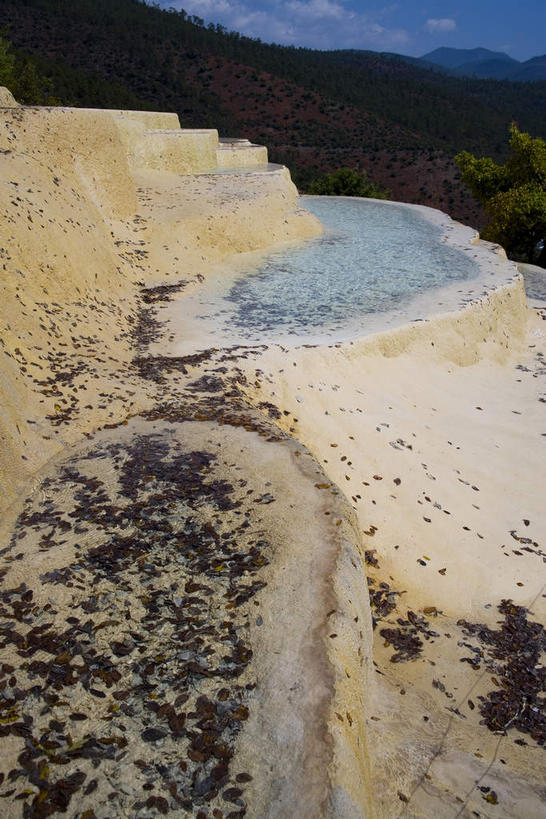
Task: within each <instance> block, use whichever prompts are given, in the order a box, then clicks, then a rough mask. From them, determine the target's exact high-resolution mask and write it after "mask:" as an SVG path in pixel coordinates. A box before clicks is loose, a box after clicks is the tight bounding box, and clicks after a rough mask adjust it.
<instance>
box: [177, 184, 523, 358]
mask: <svg viewBox="0 0 546 819" xmlns="http://www.w3.org/2000/svg"><path fill="white" fill-rule="evenodd" d="M302 205H303V206H304V207H305V208H307V209H309V210H311V211H312V212H313V213H314V214H315V215H316V216H317V217H318V218H319V219H320V220H321V222H322V224H323V225H324V228H325V230H324V233H323V234H321V235H320V236H318V237H316V238H315V239H312V240H308V241H306V242H303V243H300V244H295V245H293V246H289V247H284V248H281V249H278V250H276V251H273V252H269V253H267V255H266V254H263V255H262V256H261V257H260V258H259V260H258V262H256V259H252V260H251V261H248V260H243V261H241V262H238V263H237V264H238V265H239V266H238V267H236V268H234V269H232V270H231V271H230V272H229V273H225V271H222V273H221V275H219V276H216V277H213V280H211V281H210V282H206V283H205V284H204V286H203V287H202V288H201V289H200V290H199V291H198V293H197V294H195V295H194V296H191V297H190V300H191V301H192V302H193V303H192V305H191V310H190V311H189V312H190V313H193V316H194V318H195V320H197V321H199V322H201V325H200V331H201V333H200V335H201V337H203V336H202V332H203V331H206V330H207V327H206V325H208V331H209V333H210V338H211V339H212V338H214V341H212V344H216V345H219V344H225V343H229V342H231V343H237V342H239V343H249V342H250V343H256V342H259V341H279V342H283V343H284V342H288V343H290V340H291V339H292V340H293V341H296V340H299V339H301V340H304V341H311V340H312V341H322V340H326V339H336V340H337V339H343V338H349V337H353V336H354V335H358V334H366V333H369V332H375V331H377V330H380V329H387V328H389V327H392V326H396V325H397V324H402V323H405V322H407V321H415V320H419V319H421V318H423V317H427V316H428V315H431V314H433V313H438V312H443V311H446V310H451V309H457V308H458V307H460V306H462V305H464V303H466V302H468V301H471V300H472V299H473V298H476V297H477V296H479V295H480V294H482V293H483V292H486V291H487V289H488V287H489V286H490V284H489V282H491V284H493V281H497V280H498V277H499V261H500V260H499V257H498V256H497V255H496V254H494V253H492V252H491V249H490V248H487V249H484V248H483V247H481V246H477V245H476V244H473V243H472V240H473V238H474V236H475V231H473V229H472V228H468V227H464V226H463V225H460V224H458V223H456V222H453V221H452V220H450V219H449V217H448V216H445V215H444V214H442V213H440V212H439V211H434V210H431V209H429V208H420V207H415V206H408V205H402V204H396V203H392V202H382V201H377V200H370V199H352V198H347V197H303V198H302ZM504 265H506V262H504ZM507 269H508V270H509V272H510V269H509V268H506V267H504V273H505V274H506V270H507ZM513 272H515V268H514V271H513ZM493 276H494V277H495V280H492V279H490V277H493ZM505 278H506V276H505ZM497 283H498V281H497ZM446 294H447V296H446V297H445V298H444V296H445V295H446ZM186 306H188V302H187V301H186ZM186 315H187V313H186ZM190 332H193V331H192V330H190Z"/></svg>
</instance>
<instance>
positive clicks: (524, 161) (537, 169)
mask: <svg viewBox="0 0 546 819" xmlns="http://www.w3.org/2000/svg"><path fill="white" fill-rule="evenodd" d="M510 149H511V154H510V156H509V158H508V160H507V161H506V163H505V164H504V165H496V164H495V163H494V162H493V161H492V160H491V159H487V158H484V159H476V157H474V156H472V155H471V154H469V153H467V152H466V151H463V152H462V153H460V154H458V155H457V157H456V158H455V159H456V162H457V164H458V165H459V168H460V170H461V174H462V179H463V182H464V183H465V184H466V185H468V187H469V188H470V190H471V191H472V193H473V194H474V196H475V197H476V198H477V199H479V200H480V202H481V203H482V204H483V205H484V207H485V210H486V212H487V214H488V216H489V218H490V221H489V222H488V224H487V225H486V227H485V229H484V230H483V231H482V236H483V238H484V239H489V240H490V241H492V242H498V243H499V244H501V245H502V246H503V247H504V249H505V250H506V252H507V254H508V255H509V256H510V257H511V258H513V259H517V260H519V261H529V262H534V261H538V263H539V264H542V265H543V266H545V267H546V252H545V251H546V249H545V248H544V247H543V249H542V252H541V254H540V257H539V259H538V260H537V259H536V248H537V245H538V243H539V242H540V241H542V242H545V240H546V142H545V141H544V140H543V139H537V138H535V139H534V138H533V137H531V136H530V135H529V134H525V133H522V132H520V131H519V130H518V128H517V127H516V125H514V124H512V126H511V127H510Z"/></svg>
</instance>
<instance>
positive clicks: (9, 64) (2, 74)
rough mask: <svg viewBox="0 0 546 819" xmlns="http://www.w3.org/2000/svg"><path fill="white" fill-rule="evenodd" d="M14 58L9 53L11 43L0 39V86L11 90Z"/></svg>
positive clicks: (10, 52)
mask: <svg viewBox="0 0 546 819" xmlns="http://www.w3.org/2000/svg"><path fill="white" fill-rule="evenodd" d="M14 68H15V57H14V55H13V53H12V51H11V43H9V42H8V41H7V40H5V39H4V38H3V37H0V85H4V86H6V88H9V89H10V90H11V85H12V82H13V71H14Z"/></svg>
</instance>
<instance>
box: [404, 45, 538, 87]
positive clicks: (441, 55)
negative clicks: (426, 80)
mask: <svg viewBox="0 0 546 819" xmlns="http://www.w3.org/2000/svg"><path fill="white" fill-rule="evenodd" d="M412 62H414V63H415V62H417V64H423V67H427V66H428V67H434V66H440V67H441V68H443V69H445V70H446V71H448V72H449V73H451V74H454V75H459V76H466V77H478V78H481V79H485V78H490V79H495V80H510V82H536V81H540V80H546V54H542V55H541V56H539V57H531V59H530V60H525V62H519V60H515V59H514V58H513V57H510V56H509V55H508V54H505V53H504V52H503V51H490V50H489V49H487V48H436V49H435V50H434V51H430V52H429V53H428V54H423V56H422V57H420V58H419V59H418V60H417V61H414V60H412Z"/></svg>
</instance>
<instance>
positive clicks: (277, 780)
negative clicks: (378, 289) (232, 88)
mask: <svg viewBox="0 0 546 819" xmlns="http://www.w3.org/2000/svg"><path fill="white" fill-rule="evenodd" d="M0 120H1V123H0V218H1V225H2V231H1V236H0V263H1V264H2V275H1V280H0V288H1V304H0V316H1V318H0V326H1V335H0V378H1V385H2V405H1V408H0V444H1V446H0V510H1V512H2V519H1V523H0V544H1V545H0V548H1V553H0V577H1V580H2V583H1V588H0V614H1V617H0V640H1V645H2V655H1V657H0V735H1V751H0V799H1V810H0V812H1V813H2V816H5V817H10V818H11V817H23V816H25V817H46V816H54V815H61V814H63V815H67V816H70V817H74V819H76V818H78V819H93V817H95V819H107V817H112V818H113V817H131V818H132V817H142V819H149V818H150V817H156V816H165V815H172V816H186V815H188V816H194V817H197V818H198V819H209V818H210V819H238V817H243V816H247V817H252V819H266V818H267V819H269V818H270V817H271V819H273V817H275V819H292V817H298V818H300V817H302V818H303V819H319V817H330V818H331V819H361V818H362V819H363V818H364V817H366V819H368V817H377V819H390V818H391V817H393V818H394V817H404V819H410V818H411V817H431V816H435V817H437V818H438V819H443V817H446V819H448V817H449V818H450V819H451V817H471V816H478V817H480V816H482V817H493V816H502V817H514V819H516V817H519V819H521V817H522V816H525V817H526V818H527V819H529V818H530V817H539V816H541V815H543V808H544V803H543V799H544V788H543V782H544V766H543V763H541V761H539V760H541V754H542V753H543V750H542V749H541V747H540V746H541V745H543V744H544V741H545V738H546V734H545V721H544V715H543V714H541V705H542V703H541V700H540V690H541V679H542V677H541V675H542V673H543V671H542V670H541V665H540V663H541V661H542V659H543V651H544V647H545V638H544V628H543V625H544V615H545V605H544V601H545V595H544V558H545V556H546V549H545V534H546V533H545V516H544V496H543V487H544V466H543V465H544V452H543V450H544V446H545V443H546V438H545V432H546V430H545V429H544V402H545V400H546V394H545V392H544V389H545V388H544V376H545V373H546V362H545V360H544V355H545V353H546V350H545V347H546V344H545V340H546V334H545V327H546V325H545V324H544V319H545V318H546V312H545V310H544V308H543V307H541V306H540V305H534V306H533V308H532V309H531V307H529V305H528V303H527V300H526V297H525V292H524V289H523V282H522V279H521V277H520V276H519V275H518V273H517V270H516V268H515V266H514V265H513V264H512V263H510V262H508V261H507V260H506V259H505V257H503V255H502V252H501V251H500V249H499V248H495V247H492V246H489V245H487V244H486V243H479V247H480V252H481V253H485V254H489V255H490V256H491V254H493V255H496V261H495V269H496V270H498V280H497V279H496V278H495V279H494V281H493V282H492V284H491V283H490V284H491V286H490V287H489V288H488V289H487V292H484V293H483V294H479V295H476V296H475V297H473V298H472V299H471V300H469V301H468V303H466V304H464V305H462V306H460V307H459V308H458V309H454V310H453V311H452V312H449V313H444V314H442V315H435V316H433V317H431V318H428V319H427V320H425V321H422V322H419V323H414V324H406V325H404V326H402V327H399V328H396V329H391V330H388V331H385V332H377V333H375V334H373V335H369V336H364V335H363V336H362V337H361V338H358V339H355V338H353V339H352V340H350V341H345V342H339V343H335V344H334V343H332V344H319V345H314V346H310V345H304V344H302V343H297V344H295V345H293V346H292V347H286V346H281V345H280V344H275V343H270V344H269V343H266V342H265V341H264V343H261V344H254V345H243V344H241V345H234V346H230V347H225V346H224V347H223V346H220V345H218V346H214V347H212V346H210V345H209V346H207V347H204V346H203V344H200V341H199V338H198V336H197V337H194V336H192V338H191V339H189V340H188V338H187V337H185V336H184V321H183V316H184V299H185V298H186V296H187V295H188V293H191V292H198V290H199V287H200V285H201V283H202V281H203V279H204V278H206V277H207V276H210V275H221V272H220V273H219V271H221V269H222V267H221V266H222V265H229V264H230V263H232V262H233V260H234V259H235V258H237V257H238V254H243V253H245V254H248V253H255V252H256V251H260V252H261V251H266V250H267V249H268V248H272V247H274V246H279V245H281V244H282V243H293V242H301V241H302V240H304V239H308V238H311V237H313V236H315V235H317V234H319V233H320V231H321V229H322V228H321V225H320V223H319V222H318V220H317V219H316V218H315V217H314V216H312V215H311V214H310V213H309V212H308V211H306V210H305V209H304V208H303V207H302V203H303V204H304V202H305V200H300V199H299V198H298V195H297V191H296V188H295V186H294V185H293V183H292V181H291V179H290V175H289V172H288V171H287V169H286V168H284V167H281V166H277V165H271V164H269V163H268V160H267V150H266V149H265V148H264V147H262V146H257V145H253V144H251V143H250V142H248V141H247V140H244V139H219V137H218V133H217V131H215V130H213V129H202V130H199V129H183V128H181V127H180V122H179V120H178V117H177V116H176V115H175V114H169V113H155V112H148V111H145V112H134V111H113V110H87V109H73V108H53V107H52V108H38V107H25V106H18V105H17V103H16V102H15V100H14V99H13V97H12V96H11V94H9V92H8V91H6V90H5V89H0ZM473 241H475V242H476V243H477V242H478V239H477V238H475V239H473ZM477 246H478V245H477V244H476V247H477ZM495 275H496V274H495ZM175 306H176V311H174V309H173V308H174V307H175ZM175 315H176V317H177V319H176V321H175V319H174V316H175ZM181 316H182V320H181V318H180V317H181ZM188 318H190V317H188ZM541 764H542V767H541Z"/></svg>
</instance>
